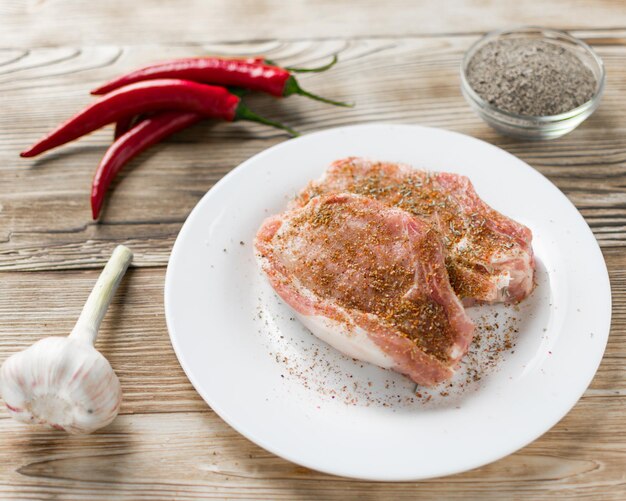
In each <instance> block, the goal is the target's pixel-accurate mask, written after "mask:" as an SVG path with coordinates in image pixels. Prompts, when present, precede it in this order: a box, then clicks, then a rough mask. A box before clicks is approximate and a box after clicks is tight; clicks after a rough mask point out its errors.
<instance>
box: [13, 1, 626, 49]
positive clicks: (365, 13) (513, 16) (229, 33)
mask: <svg viewBox="0 0 626 501" xmlns="http://www.w3.org/2000/svg"><path fill="white" fill-rule="evenodd" d="M524 24H529V25H541V26H554V27H561V28H566V29H574V28H578V27H581V26H584V27H586V28H600V27H614V26H618V27H619V26H621V27H623V26H626V8H625V6H624V3H623V2H622V1H621V0H594V1H593V2H589V1H586V0H552V1H550V2H544V1H540V0H527V1H524V2H513V3H511V2H499V1H497V0H471V1H468V0H450V1H447V2H445V6H444V5H442V4H441V2H438V1H436V0H422V1H419V2H413V1H410V0H389V1H386V2H379V1H377V0H358V1H349V2H337V1H335V0H316V1H315V2H284V1H280V0H264V1H263V2H258V1H256V0H240V1H237V2H233V1H232V0H212V1H211V2H206V1H203V0H181V1H177V2H151V3H146V2H127V1H124V0H108V1H107V2H98V3H93V4H90V5H89V8H88V9H87V8H85V4H84V2H81V1H80V0H56V1H44V0H4V1H3V2H2V3H1V4H0V26H2V31H0V45H4V46H8V47H21V48H31V47H34V46H42V45H62V44H69V45H82V44H83V43H84V42H85V41H89V43H92V44H95V43H110V42H111V41H115V43H123V44H132V43H145V42H167V43H181V42H183V43H189V42H192V43H193V42H196V41H198V40H204V41H216V40H220V41H221V40H228V41H233V40H255V39H274V38H283V39H286V38H288V39H300V38H302V37H307V38H309V39H312V38H328V37H338V36H343V37H369V36H378V37H381V36H396V37H404V36H409V35H415V34H439V33H458V32H462V33H467V32H477V31H486V30H493V29H497V28H501V27H506V26H512V25H514V26H518V25H524Z"/></svg>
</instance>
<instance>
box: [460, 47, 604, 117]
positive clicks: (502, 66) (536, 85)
mask: <svg viewBox="0 0 626 501" xmlns="http://www.w3.org/2000/svg"><path fill="white" fill-rule="evenodd" d="M467 79H468V83H469V85H470V86H471V87H472V89H474V91H475V92H476V93H477V94H478V95H479V96H480V97H482V98H483V99H484V100H485V101H487V102H488V103H490V104H492V105H493V106H496V107H497V108H499V109H501V110H503V111H508V112H510V113H515V114H518V115H526V116H547V115H558V114H560V113H565V112H567V111H569V110H572V109H574V108H577V107H578V106H580V105H582V104H584V103H585V102H587V101H589V100H590V99H591V98H592V97H593V94H594V91H595V88H596V84H597V81H596V78H595V76H594V74H593V73H592V71H591V70H590V69H589V68H588V67H587V66H586V65H585V64H584V63H583V61H582V60H581V59H580V58H579V57H578V56H577V55H576V53H575V52H574V51H573V50H571V49H568V48H566V47H564V46H562V45H559V44H556V43H553V42H549V41H546V40H528V39H523V38H512V39H504V40H496V41H493V42H490V43H488V44H486V45H485V46H484V47H482V48H481V49H479V50H478V51H477V52H476V54H474V56H473V57H472V59H471V60H470V62H469V64H468V68H467Z"/></svg>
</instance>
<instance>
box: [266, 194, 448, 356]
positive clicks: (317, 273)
mask: <svg viewBox="0 0 626 501" xmlns="http://www.w3.org/2000/svg"><path fill="white" fill-rule="evenodd" d="M377 208H378V205H375V206H373V207H370V206H369V204H366V205H365V206H363V207H361V206H358V205H357V206H353V205H352V204H345V203H342V201H341V199H339V203H334V202H333V201H332V200H328V201H326V202H325V203H322V204H319V205H318V206H316V207H314V208H311V209H310V210H307V211H303V212H302V214H301V215H300V216H298V217H296V218H294V220H293V221H292V222H291V225H290V226H289V228H288V229H286V230H284V231H282V232H281V233H280V236H281V239H282V241H281V240H279V239H277V240H276V245H277V246H279V247H280V246H282V245H284V244H283V242H293V241H295V240H297V241H298V242H299V243H298V248H299V249H307V252H306V253H302V254H301V255H297V256H295V255H294V260H295V261H296V263H295V264H294V265H293V272H294V275H295V276H296V277H297V279H298V280H299V281H300V282H301V283H302V284H303V285H305V286H306V287H307V288H308V289H310V290H311V291H313V292H314V293H315V294H317V295H319V296H320V297H324V298H333V300H334V301H336V302H337V303H338V304H340V305H341V306H342V307H343V308H346V309H351V310H352V309H353V310H359V311H363V312H367V313H369V314H372V315H376V316H377V317H378V318H380V319H381V320H383V321H384V322H385V323H386V324H387V325H389V326H391V327H393V328H394V329H396V330H397V332H398V334H399V335H401V336H402V337H405V338H407V339H409V340H410V341H412V342H413V343H414V344H415V345H416V346H418V347H419V348H420V349H421V350H423V351H424V352H425V353H428V354H430V355H432V356H433V357H435V358H437V359H438V360H441V361H447V360H448V358H449V356H448V353H447V350H448V349H449V347H450V345H451V344H452V343H453V332H452V331H451V329H450V325H449V319H448V317H447V315H448V312H446V310H445V308H444V307H443V306H442V305H440V304H439V303H437V302H436V301H434V300H433V299H432V298H430V297H428V296H427V295H426V294H417V293H412V292H411V290H412V288H413V286H414V282H415V274H416V269H415V267H414V265H412V264H411V263H409V262H405V260H404V258H398V257H396V256H394V255H393V249H394V248H395V247H403V248H407V247H410V246H411V245H417V246H418V248H415V252H417V253H418V254H419V255H421V256H423V259H424V260H425V261H426V262H436V255H437V253H441V247H440V246H441V244H440V241H441V240H440V235H439V233H438V232H437V231H436V230H434V229H430V230H428V234H427V235H426V236H425V237H424V238H423V239H422V240H421V241H420V242H419V243H415V242H414V243H413V244H412V243H411V242H410V241H409V237H408V236H407V234H406V233H402V234H398V231H397V229H394V228H392V227H391V226H390V225H391V224H392V223H391V222H389V221H387V220H382V219H380V218H377V217H375V216H374V215H375V214H376V210H378V209H377ZM393 224H397V222H395V223H393ZM329 235H332V241H329ZM289 245H293V244H289ZM442 267H443V264H442ZM435 272H436V270H434V271H432V273H435ZM424 282H425V283H430V280H429V278H428V277H424Z"/></svg>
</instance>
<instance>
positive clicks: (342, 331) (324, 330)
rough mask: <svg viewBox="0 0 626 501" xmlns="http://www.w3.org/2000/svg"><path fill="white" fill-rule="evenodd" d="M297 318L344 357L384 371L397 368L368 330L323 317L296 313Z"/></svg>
mask: <svg viewBox="0 0 626 501" xmlns="http://www.w3.org/2000/svg"><path fill="white" fill-rule="evenodd" d="M296 316H297V317H298V320H300V322H302V323H303V324H304V326H305V327H306V328H307V329H309V330H310V331H311V332H312V333H313V334H314V335H315V336H316V337H317V338H319V339H321V340H322V341H324V342H325V343H328V344H329V345H330V346H332V347H333V348H335V349H336V350H338V351H340V352H341V353H343V354H344V355H347V356H348V357H351V358H356V359H358V360H362V361H363V362H368V363H371V364H374V365H377V366H379V367H383V368H384V369H391V368H393V367H394V366H395V362H394V360H393V358H391V357H390V356H389V355H387V354H386V353H384V352H383V351H382V350H381V349H380V347H378V345H376V343H374V341H372V339H371V338H370V337H369V335H368V333H367V331H366V330H364V329H362V328H360V327H358V326H348V325H346V324H345V323H344V322H338V321H336V320H332V319H330V318H328V317H324V316H321V315H302V314H300V313H298V312H296Z"/></svg>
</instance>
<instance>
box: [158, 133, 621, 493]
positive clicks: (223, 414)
mask: <svg viewBox="0 0 626 501" xmlns="http://www.w3.org/2000/svg"><path fill="white" fill-rule="evenodd" d="M378 127H382V128H404V129H412V130H424V129H427V130H436V131H440V132H445V133H447V134H451V135H456V136H461V137H462V138H464V139H469V140H472V141H477V142H479V143H482V146H483V147H484V146H486V147H489V148H492V149H496V150H498V151H499V152H500V153H504V154H505V155H507V156H510V157H512V158H513V159H515V161H517V162H521V163H522V164H523V165H524V166H525V167H526V168H527V170H528V171H529V172H530V173H531V174H532V175H535V176H539V177H540V178H543V179H542V182H547V183H549V184H550V185H552V187H553V188H554V189H555V193H558V194H559V195H560V197H561V198H562V200H563V201H564V202H565V203H566V204H568V205H569V206H570V207H571V208H573V209H574V211H575V213H576V214H577V216H578V218H579V219H580V220H581V221H582V222H583V223H584V226H585V227H586V230H587V232H588V236H590V237H591V240H592V242H593V244H594V252H596V253H597V255H598V257H599V263H601V264H602V271H603V273H602V277H598V279H599V280H601V281H602V282H603V291H602V293H603V294H604V295H605V296H606V302H605V304H606V308H605V312H604V314H603V315H598V317H599V318H601V321H604V322H605V324H606V328H604V326H603V328H602V332H601V333H602V335H603V337H604V341H603V346H602V349H601V352H600V355H599V356H598V359H597V360H596V361H595V363H594V369H593V371H590V373H589V374H590V376H589V377H587V378H585V385H584V388H582V390H581V391H580V392H578V391H577V392H576V395H577V396H576V397H575V398H572V399H570V401H568V402H567V405H563V406H562V410H561V412H559V413H558V418H556V419H554V420H553V422H552V423H551V424H549V426H547V427H546V428H545V429H542V430H540V431H538V432H536V433H533V434H529V435H524V438H523V439H518V440H511V441H510V444H512V445H510V446H509V447H507V448H504V449H505V451H504V452H502V451H501V450H498V451H497V452H494V453H492V454H483V455H482V456H480V457H481V461H473V462H472V461H468V462H470V463H472V464H471V465H469V466H468V465H465V464H463V465H458V466H457V467H452V468H448V469H447V470H444V471H442V472H441V473H439V474H437V475H432V474H428V475H419V474H416V475H412V476H407V475H398V476H394V475H393V474H391V475H379V476H372V475H359V474H358V473H355V472H353V471H351V470H349V469H345V471H339V470H338V469H336V468H331V469H327V468H325V467H324V465H322V464H318V463H314V462H312V461H307V460H303V459H302V458H299V457H296V456H295V455H293V454H291V453H290V452H289V451H285V450H282V448H280V447H274V446H273V445H272V444H271V443H268V442H267V441H266V440H265V439H263V438H261V437H259V436H257V435H256V434H255V433H253V432H250V430H245V428H244V429H242V428H243V427H241V426H239V425H238V423H237V420H236V418H233V417H232V416H231V415H230V414H229V413H228V412H227V411H225V410H224V409H223V408H222V406H221V405H220V404H219V403H218V402H214V401H213V399H212V398H211V397H210V395H207V394H205V392H204V390H203V389H202V387H201V385H200V383H199V381H197V380H196V377H195V376H194V375H193V373H192V370H191V367H189V366H188V364H187V363H186V362H185V361H184V359H185V356H184V354H183V350H182V348H181V346H180V345H179V342H178V340H177V336H176V334H175V328H174V325H173V319H172V318H173V313H172V312H171V308H172V301H171V300H170V296H171V294H172V291H171V288H172V274H173V271H172V270H174V269H175V264H174V262H175V260H176V255H177V252H180V250H179V248H180V247H181V246H182V245H183V244H182V243H181V242H182V241H183V238H184V236H185V235H186V234H187V233H188V232H189V231H191V230H190V228H191V224H192V222H193V220H194V219H195V218H196V217H197V215H198V214H199V213H200V212H201V210H202V206H203V205H205V204H206V203H208V202H207V200H209V198H210V197H211V196H213V194H214V192H216V191H217V190H221V189H222V187H223V186H224V185H226V184H227V183H229V182H230V180H231V179H232V178H233V177H236V176H239V175H242V173H244V172H245V171H246V169H248V168H249V167H248V166H249V165H250V164H252V163H254V162H255V161H256V160H258V159H259V158H262V157H264V156H266V155H269V154H271V153H272V152H273V151H275V150H276V149H280V148H282V147H284V146H285V145H287V144H293V142H296V141H297V142H300V141H303V140H308V138H311V137H313V136H323V135H326V134H333V133H338V132H342V131H345V130H355V129H366V128H378ZM164 311H165V320H166V325H167V330H168V336H169V338H170V342H171V344H172V347H173V349H174V352H175V354H176V358H177V359H178V362H179V364H180V366H181V368H182V369H183V371H184V373H185V375H186V376H187V378H188V379H189V381H190V382H191V384H192V386H193V387H194V389H195V390H196V392H197V393H198V394H199V395H200V396H201V398H202V399H203V400H204V401H205V403H206V404H207V405H208V406H209V407H210V408H211V409H212V410H213V411H214V412H215V413H216V414H217V415H218V416H219V417H220V418H221V419H222V420H223V421H225V422H226V423H227V424H228V425H229V426H230V427H231V428H233V429H234V430H235V431H236V432H237V433H239V434H241V435H243V436H244V437H246V438H247V439H249V440H250V441H252V442H253V443H255V444H257V445H258V446H260V447H262V448H264V449H265V450H267V451H269V452H271V453H273V454H275V455H277V456H279V457H282V458H283V459H286V460H288V461H290V462H292V463H295V464H298V465H301V466H304V467H306V468H310V469H312V470H315V471H319V472H322V473H326V474H329V475H334V476H340V477H345V478H352V479H358V480H366V481H379V482H387V481H392V482H399V481H417V480H425V479H429V478H441V477H445V476H449V475H454V474H457V473H462V472H466V471H470V470H473V469H475V468H479V467H482V466H485V465H488V464H490V463H492V462H494V461H497V460H499V459H501V458H504V457H506V456H509V455H510V454H513V453H515V452H517V451H518V450H520V449H522V448H523V447H526V446H527V445H529V444H531V443H532V442H534V441H535V440H537V439H538V438H539V437H541V436H542V435H543V434H544V433H546V432H547V431H549V430H551V429H552V428H553V427H554V426H556V425H557V424H558V423H559V422H560V421H561V420H562V419H563V418H564V417H565V416H566V415H567V414H568V413H569V412H570V411H571V410H572V409H573V408H574V406H575V405H576V404H577V403H578V401H579V400H580V398H581V397H582V396H583V395H584V393H585V391H586V390H587V389H588V387H589V385H590V384H591V382H592V381H593V379H594V378H595V375H596V374H597V371H598V368H599V366H600V364H601V362H602V360H603V358H604V354H605V352H606V346H607V344H608V338H609V335H610V329H611V322H612V290H611V284H610V276H609V273H608V268H607V266H606V260H605V259H604V255H603V253H602V250H601V248H600V245H599V243H598V241H597V239H596V237H595V235H594V234H593V231H592V230H591V228H590V227H589V225H588V223H587V221H586V220H585V219H584V217H583V216H582V214H581V213H580V211H579V210H578V208H577V207H576V206H575V205H574V204H573V203H572V202H571V200H569V198H567V196H566V195H565V194H564V193H563V192H562V191H561V190H560V188H559V187H558V186H556V185H555V184H554V183H553V182H552V181H550V179H548V178H547V177H546V176H544V175H543V174H542V173H541V172H539V171H538V170H536V169H535V168H533V167H532V166H530V165H529V164H527V163H526V162H525V161H523V160H522V159H520V158H518V157H516V156H515V155H513V154H512V153H509V152H508V151H506V150H504V149H502V148H500V147H498V146H496V145H494V144H491V143H489V142H487V141H484V140H482V139H478V138H476V137H473V136H470V135H467V134H462V133H460V132H456V131H452V130H449V129H445V128H440V127H428V126H423V125H418V124H400V123H393V122H368V123H363V124H356V125H346V126H340V127H332V128H328V129H323V130H319V131H315V132H312V133H309V134H306V135H304V136H300V137H298V138H295V139H290V140H288V141H283V142H280V143H278V144H275V145H273V146H271V147H269V148H266V149H264V150H262V151H260V152H258V153H256V154H254V155H252V156H251V157H249V158H247V159H246V160H244V161H243V162H241V163H240V164H239V165H237V166H236V167H234V168H233V169H232V170H231V171H229V172H228V173H227V174H226V175H224V176H223V177H222V178H221V179H220V180H219V181H218V182H217V183H215V184H214V185H213V186H212V187H211V188H210V189H209V190H208V191H207V192H206V193H205V194H204V195H203V196H202V197H201V198H200V200H199V201H198V202H197V203H196V205H195V206H194V208H193V209H192V210H191V211H190V213H189V215H188V216H187V218H186V219H185V222H184V223H183V226H182V227H181V229H180V231H179V233H178V235H177V237H176V240H175V242H174V245H173V247H172V250H171V253H170V256H169V259H168V263H167V269H166V274H165V281H164ZM598 324H600V321H598ZM599 333H600V332H599ZM581 387H582V385H581ZM529 437H530V438H529Z"/></svg>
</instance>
